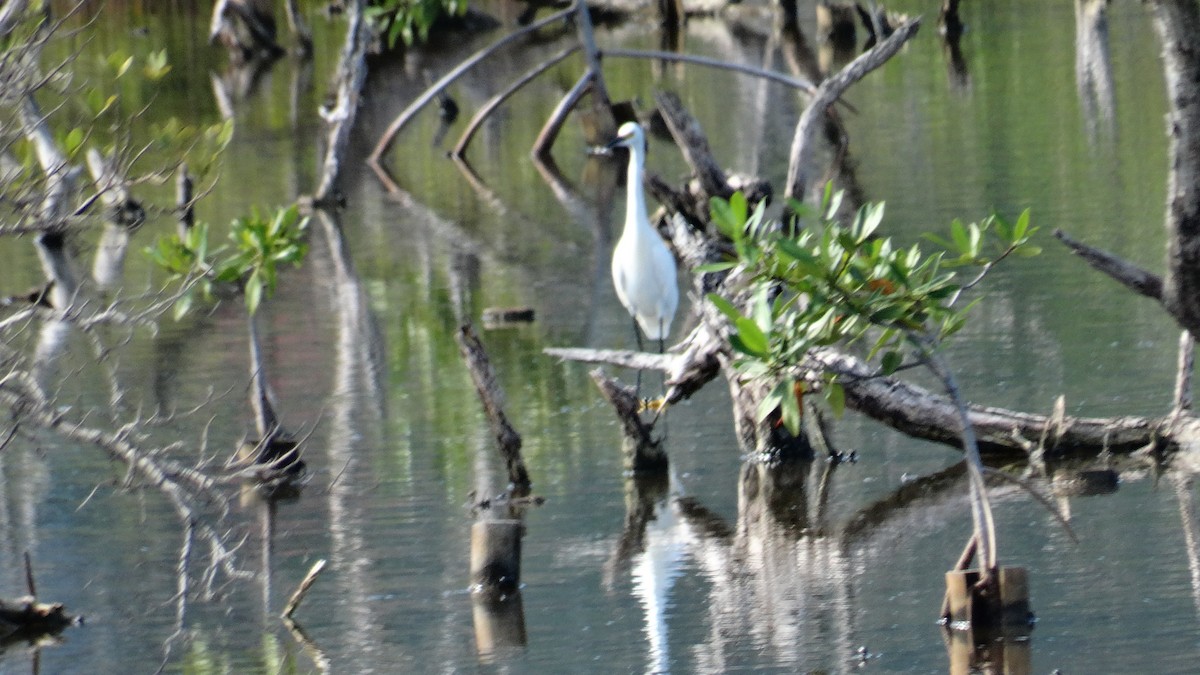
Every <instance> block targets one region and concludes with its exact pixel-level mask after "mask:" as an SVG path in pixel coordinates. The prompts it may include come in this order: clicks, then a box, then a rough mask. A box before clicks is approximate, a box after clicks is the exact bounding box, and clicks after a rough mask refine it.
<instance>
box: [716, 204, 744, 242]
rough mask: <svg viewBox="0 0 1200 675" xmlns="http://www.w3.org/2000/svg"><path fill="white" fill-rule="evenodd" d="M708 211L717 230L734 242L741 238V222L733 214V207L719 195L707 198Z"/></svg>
mask: <svg viewBox="0 0 1200 675" xmlns="http://www.w3.org/2000/svg"><path fill="white" fill-rule="evenodd" d="M708 213H709V216H710V217H711V218H712V222H713V224H714V225H716V226H717V231H718V232H720V233H721V234H723V235H725V236H726V237H728V238H729V239H730V240H732V241H733V242H734V243H737V242H738V241H740V240H741V238H742V227H741V226H742V223H741V222H739V221H738V220H737V218H736V216H734V214H733V207H731V206H730V205H729V202H727V201H725V200H724V199H721V198H720V197H713V198H711V199H709V200H708Z"/></svg>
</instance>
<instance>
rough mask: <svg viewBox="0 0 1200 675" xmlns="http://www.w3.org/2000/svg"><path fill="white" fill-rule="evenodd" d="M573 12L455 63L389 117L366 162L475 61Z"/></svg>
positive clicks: (374, 160)
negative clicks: (390, 120) (450, 68)
mask: <svg viewBox="0 0 1200 675" xmlns="http://www.w3.org/2000/svg"><path fill="white" fill-rule="evenodd" d="M575 11H576V10H575V8H574V7H569V8H567V9H564V10H562V11H561V12H555V13H554V14H551V15H550V16H548V17H546V18H544V19H542V20H541V21H535V22H534V23H531V24H529V25H528V26H526V27H524V28H522V29H521V30H518V31H514V32H512V33H509V34H508V35H505V36H504V37H502V38H500V39H499V40H497V41H496V42H494V43H492V44H490V45H488V46H487V47H484V48H483V49H480V50H479V51H477V52H475V53H474V54H472V55H471V56H470V57H468V58H467V59H466V60H465V61H463V62H462V63H460V64H458V65H457V66H456V67H455V68H454V69H453V70H451V71H450V72H448V73H446V74H445V75H443V76H442V77H441V79H439V80H438V81H437V82H434V83H433V85H432V86H430V87H429V88H428V89H426V90H425V93H424V94H421V95H420V96H418V97H417V100H415V101H413V102H412V103H410V104H409V106H408V107H407V108H405V109H404V110H403V111H401V113H400V114H399V115H397V116H396V119H394V120H392V123H391V124H390V125H388V128H387V129H386V130H384V132H383V135H381V136H380V137H379V142H378V143H376V144H375V149H374V150H372V151H371V155H370V156H369V157H367V163H368V164H371V165H377V164H379V158H380V157H382V156H383V153H385V152H387V150H388V148H389V147H391V145H392V141H393V140H395V138H396V134H398V133H400V130H401V129H403V128H404V125H406V124H408V123H409V121H410V120H412V118H413V117H414V116H415V115H416V114H417V112H419V111H420V110H421V108H423V107H425V105H426V104H428V103H429V102H430V101H432V100H433V99H434V98H436V97H437V95H438V94H440V93H442V91H443V90H444V89H445V88H446V87H448V86H450V83H452V82H454V81H455V80H457V79H458V78H460V77H462V76H463V74H465V73H466V72H467V71H468V70H470V69H471V68H473V67H474V66H475V64H477V63H479V62H480V61H482V60H483V59H485V58H487V57H489V56H491V55H492V54H493V53H495V52H496V51H498V50H499V49H501V48H503V47H504V46H505V45H508V44H509V43H511V42H513V41H514V40H516V39H517V38H520V37H522V36H524V35H528V34H529V33H532V32H534V31H536V30H539V29H541V28H542V27H544V26H548V25H550V24H552V23H554V22H555V21H561V20H562V19H565V18H567V17H568V16H570V15H571V14H573V13H574V12H575Z"/></svg>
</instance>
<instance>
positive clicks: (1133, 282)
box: [1054, 230, 1163, 302]
mask: <svg viewBox="0 0 1200 675" xmlns="http://www.w3.org/2000/svg"><path fill="white" fill-rule="evenodd" d="M1054 236H1055V237H1057V238H1058V240H1059V241H1061V242H1062V243H1063V244H1066V246H1067V248H1070V249H1071V251H1072V252H1073V253H1075V254H1076V255H1078V256H1079V257H1080V258H1083V260H1084V261H1085V262H1087V264H1089V265H1091V266H1092V267H1093V268H1095V269H1097V270H1099V271H1100V272H1103V273H1104V274H1107V275H1108V276H1110V277H1112V278H1113V279H1115V280H1116V281H1117V282H1118V283H1120V284H1121V285H1123V286H1125V287H1126V288H1128V289H1130V290H1132V291H1133V292H1135V293H1137V294H1138V295H1144V296H1146V297H1147V298H1151V299H1153V300H1158V301H1159V302H1162V301H1163V280H1162V278H1161V277H1159V276H1158V275H1157V274H1153V273H1151V272H1148V271H1146V270H1144V269H1142V268H1140V267H1138V266H1136V265H1134V264H1133V263H1131V262H1129V261H1127V260H1125V259H1123V258H1121V257H1119V256H1117V255H1114V254H1112V253H1109V252H1108V251H1105V250H1102V249H1099V248H1096V247H1094V246H1089V245H1087V244H1085V243H1083V242H1081V241H1078V240H1076V239H1073V238H1072V237H1071V236H1070V235H1069V234H1067V233H1066V232H1063V231H1062V230H1055V231H1054Z"/></svg>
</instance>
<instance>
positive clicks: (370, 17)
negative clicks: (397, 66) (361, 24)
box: [365, 0, 467, 47]
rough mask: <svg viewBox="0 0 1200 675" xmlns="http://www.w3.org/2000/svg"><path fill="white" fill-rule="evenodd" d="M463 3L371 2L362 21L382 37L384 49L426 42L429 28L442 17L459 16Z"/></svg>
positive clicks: (457, 0)
mask: <svg viewBox="0 0 1200 675" xmlns="http://www.w3.org/2000/svg"><path fill="white" fill-rule="evenodd" d="M465 11H467V2H466V0H375V1H374V2H372V3H371V4H370V5H369V6H368V7H367V8H366V13H365V16H366V19H367V21H368V22H369V23H370V24H371V26H372V27H373V28H374V29H375V31H376V32H377V33H379V34H380V35H383V36H384V37H385V38H386V40H387V44H388V47H395V46H396V45H397V44H398V43H399V42H400V41H403V44H404V45H405V46H409V45H412V44H413V43H415V42H418V41H420V42H424V41H425V40H427V39H429V29H430V28H432V27H433V24H434V23H435V22H436V21H437V20H438V19H439V18H441V17H442V16H462V14H463V12H465Z"/></svg>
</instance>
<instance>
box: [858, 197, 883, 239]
mask: <svg viewBox="0 0 1200 675" xmlns="http://www.w3.org/2000/svg"><path fill="white" fill-rule="evenodd" d="M858 213H859V218H856V219H855V223H854V224H855V227H854V239H855V242H856V243H859V244H861V243H863V242H865V241H866V240H868V239H870V238H871V235H873V234H874V233H875V230H877V229H879V224H880V223H882V222H883V202H879V203H877V204H868V205H866V206H863V207H862V208H861V209H859V212H858Z"/></svg>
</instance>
